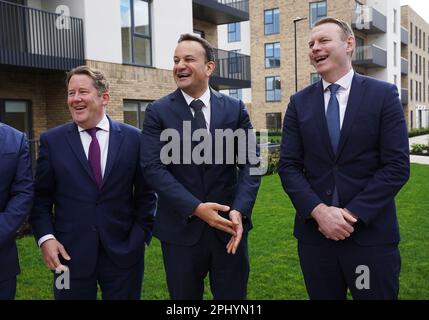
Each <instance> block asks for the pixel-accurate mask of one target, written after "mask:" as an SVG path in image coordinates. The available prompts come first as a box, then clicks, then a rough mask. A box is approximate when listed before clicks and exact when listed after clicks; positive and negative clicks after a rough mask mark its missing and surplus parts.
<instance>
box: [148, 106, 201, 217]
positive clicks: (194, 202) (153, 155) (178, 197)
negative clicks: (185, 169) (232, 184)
mask: <svg viewBox="0 0 429 320" xmlns="http://www.w3.org/2000/svg"><path fill="white" fill-rule="evenodd" d="M162 130H163V127H162V123H161V119H160V117H159V116H158V114H157V110H156V108H154V105H153V104H151V105H149V106H148V107H147V108H146V113H145V119H144V124H143V130H142V137H141V145H140V152H141V157H140V165H141V168H142V171H143V175H144V177H145V179H146V181H147V182H148V183H149V185H150V186H151V187H152V188H153V189H154V190H155V191H156V192H157V194H158V195H161V196H162V198H163V199H167V201H168V202H169V203H171V204H174V207H176V208H180V211H179V212H180V213H181V214H182V215H183V218H185V219H186V218H188V217H189V216H190V215H192V213H193V212H194V210H195V208H196V207H197V206H198V205H199V204H200V203H201V201H200V200H199V199H197V198H196V197H195V196H194V195H192V194H191V193H190V192H189V191H188V190H187V189H186V188H185V187H184V186H183V185H182V184H181V183H180V182H178V181H177V180H176V179H175V177H174V176H173V175H172V174H171V173H170V172H169V171H168V169H167V167H166V165H165V164H163V163H162V162H161V159H160V153H161V149H162V147H163V145H164V142H162V141H160V136H161V132H162Z"/></svg>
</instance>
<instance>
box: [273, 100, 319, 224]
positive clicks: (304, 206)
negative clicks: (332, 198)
mask: <svg viewBox="0 0 429 320" xmlns="http://www.w3.org/2000/svg"><path fill="white" fill-rule="evenodd" d="M279 175H280V179H281V182H282V186H283V189H284V190H285V192H286V193H287V194H288V195H289V198H290V199H291V201H292V203H293V205H294V207H295V208H296V210H297V213H298V214H299V215H300V216H301V217H302V218H304V219H308V218H310V214H311V212H312V211H313V209H314V208H315V207H316V206H317V205H319V204H320V203H323V201H322V200H321V199H320V198H319V196H318V195H317V194H316V193H315V192H314V191H313V189H312V188H311V185H310V183H309V182H308V181H307V178H306V177H305V170H304V147H303V143H302V139H301V136H300V128H299V121H298V117H297V110H296V106H295V102H294V96H292V97H291V100H290V103H289V105H288V108H287V110H286V115H285V118H284V122H283V133H282V142H281V147H280V162H279Z"/></svg>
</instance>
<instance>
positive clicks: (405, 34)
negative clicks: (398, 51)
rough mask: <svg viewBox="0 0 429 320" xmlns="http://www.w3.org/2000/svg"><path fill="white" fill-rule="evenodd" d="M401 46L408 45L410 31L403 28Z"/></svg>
mask: <svg viewBox="0 0 429 320" xmlns="http://www.w3.org/2000/svg"><path fill="white" fill-rule="evenodd" d="M401 44H403V45H408V30H407V29H405V28H404V27H401Z"/></svg>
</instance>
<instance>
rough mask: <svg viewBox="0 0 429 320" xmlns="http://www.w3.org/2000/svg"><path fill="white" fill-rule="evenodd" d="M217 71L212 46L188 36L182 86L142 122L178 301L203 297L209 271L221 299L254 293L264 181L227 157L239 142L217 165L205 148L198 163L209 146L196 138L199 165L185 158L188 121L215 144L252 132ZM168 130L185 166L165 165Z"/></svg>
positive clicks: (158, 228)
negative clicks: (251, 252)
mask: <svg viewBox="0 0 429 320" xmlns="http://www.w3.org/2000/svg"><path fill="white" fill-rule="evenodd" d="M214 68H215V63H214V62H213V49H212V48H211V46H210V44H209V43H208V42H207V41H206V40H204V39H201V38H199V37H195V36H193V35H189V34H186V35H182V36H181V37H180V39H179V43H178V45H177V47H176V50H175V52H174V67H173V76H174V79H175V81H176V84H177V87H178V89H177V90H176V91H175V92H173V93H171V94H169V95H167V96H165V97H163V98H161V99H159V100H157V101H155V102H154V103H152V104H151V105H149V106H148V107H147V109H146V114H145V120H144V124H143V131H142V149H141V165H142V168H143V173H144V176H145V178H146V180H147V181H148V182H149V183H150V185H151V186H152V187H153V188H154V189H155V191H156V192H157V194H158V196H159V201H158V210H157V215H156V218H155V226H154V235H155V236H156V237H158V238H159V239H160V240H161V244H162V252H163V257H164V266H165V271H166V274H167V285H168V290H169V292H170V297H171V298H172V299H202V298H203V291H204V278H205V277H206V275H207V274H208V273H209V277H210V287H211V290H212V293H213V297H214V298H215V299H244V298H245V297H246V292H247V281H248V276H249V259H248V250H247V231H248V230H250V229H251V227H252V224H251V219H250V218H251V213H252V208H253V205H254V202H255V199H256V194H257V191H258V188H259V183H260V176H257V175H255V176H252V175H251V174H250V171H249V170H250V163H249V161H247V162H246V163H237V161H235V160H233V161H234V162H233V163H231V164H228V163H227V162H226V161H225V159H226V153H229V154H232V155H233V157H232V158H233V159H235V158H236V155H237V152H238V151H237V143H235V144H232V146H233V147H232V148H229V149H225V150H224V151H225V153H224V157H223V158H221V159H216V160H220V161H216V162H215V161H213V160H214V156H215V155H214V154H213V155H212V156H209V155H208V153H205V152H207V151H210V150H206V149H204V151H203V153H205V154H204V161H203V163H198V161H197V160H196V159H195V157H194V156H195V150H196V149H197V148H198V147H199V146H200V144H202V143H203V142H200V143H198V142H197V141H192V155H193V157H192V161H191V160H190V161H189V162H188V163H187V162H186V161H184V158H185V157H186V156H187V155H189V154H188V153H189V152H190V151H187V150H186V147H185V146H184V145H185V144H186V122H188V123H190V125H191V130H192V132H193V134H195V133H196V132H197V131H199V132H202V133H203V135H204V133H205V134H207V139H208V140H211V141H213V144H212V145H213V146H214V145H215V142H214V140H215V139H214V137H215V130H216V129H231V130H232V131H236V130H239V129H241V130H243V131H244V132H247V130H248V129H252V126H251V123H250V120H249V115H248V113H247V110H246V107H245V106H244V104H243V102H242V101H239V100H236V99H233V98H230V97H228V96H225V95H222V94H220V93H218V92H216V91H214V90H213V89H211V88H210V87H209V77H210V75H211V74H212V73H213V70H214ZM167 129H170V130H172V129H175V130H176V131H175V132H177V135H179V136H180V139H179V140H180V141H179V143H180V146H175V147H177V149H176V150H178V152H177V153H178V154H174V153H175V151H174V150H173V157H174V156H177V157H178V159H181V162H180V163H165V162H163V161H162V158H163V157H162V149H163V147H164V146H165V145H167V141H165V140H164V139H162V136H163V133H166V132H167ZM208 132H210V134H208ZM204 141H207V140H204ZM189 143H190V144H191V142H190V141H189ZM239 143H240V142H238V144H239ZM143 146H144V148H143ZM174 149H175V148H174ZM207 156H208V158H209V160H208V161H207ZM237 169H238V170H237Z"/></svg>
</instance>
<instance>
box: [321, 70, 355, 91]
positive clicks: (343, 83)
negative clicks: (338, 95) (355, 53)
mask: <svg viewBox="0 0 429 320" xmlns="http://www.w3.org/2000/svg"><path fill="white" fill-rule="evenodd" d="M354 74H355V72H354V71H353V69H350V71H349V72H347V73H346V74H345V75H344V76H343V77H341V78H340V79H338V80H337V81H335V83H336V84H339V85H340V87H341V88H343V89H344V90H349V88H350V87H351V85H352V80H353V76H354ZM322 82H323V91H326V89H327V88H328V87H329V86H330V85H331V83H329V82H328V81H325V80H324V79H322Z"/></svg>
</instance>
